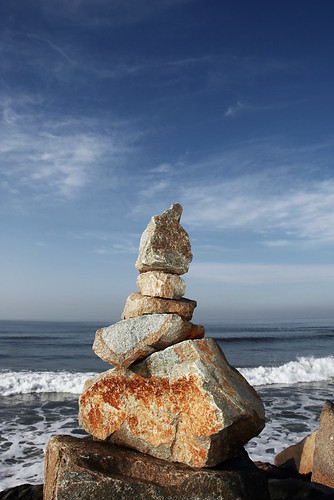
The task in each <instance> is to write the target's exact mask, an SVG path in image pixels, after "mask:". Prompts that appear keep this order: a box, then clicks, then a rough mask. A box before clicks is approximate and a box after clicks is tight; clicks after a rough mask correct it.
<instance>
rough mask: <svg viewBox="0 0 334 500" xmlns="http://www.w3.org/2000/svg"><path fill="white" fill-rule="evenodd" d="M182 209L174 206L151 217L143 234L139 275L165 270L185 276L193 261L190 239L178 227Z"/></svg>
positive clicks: (138, 260)
mask: <svg viewBox="0 0 334 500" xmlns="http://www.w3.org/2000/svg"><path fill="white" fill-rule="evenodd" d="M181 214H182V207H181V205H179V204H178V203H175V204H174V205H172V206H171V207H170V208H169V209H168V210H166V211H165V212H163V213H162V214H161V215H155V216H153V217H152V219H151V221H150V222H149V224H148V226H147V228H146V229H145V231H144V232H143V234H142V237H141V240H140V245H139V255H138V259H137V262H136V268H137V269H138V271H139V272H140V273H142V272H146V271H164V272H166V273H172V274H184V273H186V272H187V271H188V268H189V264H190V262H191V260H192V253H191V246H190V241H189V236H188V234H187V232H186V231H185V230H184V229H183V227H182V226H181V225H180V224H179V221H180V217H181Z"/></svg>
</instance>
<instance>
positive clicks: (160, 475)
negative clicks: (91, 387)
mask: <svg viewBox="0 0 334 500" xmlns="http://www.w3.org/2000/svg"><path fill="white" fill-rule="evenodd" d="M248 461H249V463H248V464H247V465H244V460H242V461H241V464H240V465H239V461H238V460H235V461H234V463H233V464H231V465H230V466H229V467H228V468H226V469H225V468H219V469H218V468H216V469H209V470H208V469H192V468H190V467H187V466H185V465H181V464H171V463H169V462H165V461H163V460H159V459H157V458H153V457H151V456H149V455H145V454H142V453H138V452H136V451H132V450H128V449H125V448H122V447H119V446H118V447H116V446H113V445H111V444H109V443H106V442H101V441H93V440H92V439H90V438H83V439H82V438H81V439H80V438H76V437H73V436H64V435H63V436H62V435H59V436H54V437H52V438H51V439H50V441H49V444H48V446H47V449H46V454H45V484H44V498H45V499H47V500H49V499H53V500H60V499H62V500H79V499H83V498H85V499H86V498H87V499H88V498H91V499H93V498H100V499H104V498H107V499H110V500H113V499H115V500H120V499H124V500H128V499H130V498H138V499H145V500H146V499H151V500H153V499H155V500H166V499H169V500H172V499H176V498H178V499H184V500H186V499H187V500H189V499H190V498H191V499H195V500H196V499H197V500H204V499H208V498H215V499H217V500H235V499H237V498H238V499H240V500H269V495H268V487H267V479H266V477H264V476H263V474H260V473H259V472H257V470H256V468H254V466H253V464H252V462H251V461H250V460H249V459H248Z"/></svg>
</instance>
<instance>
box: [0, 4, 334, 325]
mask: <svg viewBox="0 0 334 500" xmlns="http://www.w3.org/2000/svg"><path fill="white" fill-rule="evenodd" d="M333 18H334V3H333V2H332V0H322V1H321V2H316V1H315V0H312V1H310V0H290V1H288V2H287V1H286V2H282V1H281V0H272V1H270V2H268V0H256V2H250V1H249V0H234V1H233V2H230V1H225V0H205V1H204V0H159V1H156V0H71V1H68V0H25V1H24V2H22V1H19V0H11V1H7V2H0V68H1V70H0V319H4V320H8V319H15V320H61V321H72V320H73V321H98V322H101V323H103V324H107V323H108V322H109V324H110V323H112V322H114V321H118V320H120V318H121V312H122V310H123V307H124V304H125V300H126V298H127V296H128V295H129V294H130V293H132V292H134V291H137V287H136V279H137V275H138V273H137V271H136V269H135V261H136V258H137V255H138V246H139V240H140V236H141V234H142V232H143V231H144V229H145V228H146V226H147V224H148V222H149V220H150V218H151V217H152V216H153V215H155V214H159V213H162V212H163V211H164V210H166V209H167V208H169V206H170V205H171V204H172V203H175V202H178V203H180V204H181V205H182V206H183V214H182V218H181V223H182V225H183V227H184V228H185V229H186V231H187V232H188V234H189V237H190V241H191V244H192V252H193V261H192V263H191V265H190V269H189V272H188V273H187V274H186V275H184V276H183V278H184V279H185V281H186V284H187V290H186V296H187V297H188V298H191V299H195V300H197V303H198V305H197V309H196V312H195V315H194V321H196V320H197V321H198V322H200V321H202V322H206V321H211V320H212V321H241V320H242V321H248V320H249V321H250V320H252V321H253V320H254V321H257V320H259V321H267V320H268V321H272V320H275V321H276V320H313V319H322V320H327V319H329V320H334V308H333V297H334V262H333V249H334V248H333V247H334V164H333V158H334V154H333V153H334V127H333V125H334V121H333V109H334V93H333V88H334V30H333Z"/></svg>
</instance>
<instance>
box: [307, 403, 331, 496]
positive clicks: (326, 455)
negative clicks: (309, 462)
mask: <svg viewBox="0 0 334 500" xmlns="http://www.w3.org/2000/svg"><path fill="white" fill-rule="evenodd" d="M311 481H313V482H315V483H320V484H323V485H325V486H328V487H329V488H334V404H333V403H332V402H331V401H328V400H327V401H326V402H325V404H324V406H323V408H322V412H321V415H320V420H319V430H318V432H317V435H316V438H315V449H314V457H313V470H312V478H311Z"/></svg>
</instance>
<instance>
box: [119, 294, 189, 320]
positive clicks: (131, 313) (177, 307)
mask: <svg viewBox="0 0 334 500" xmlns="http://www.w3.org/2000/svg"><path fill="white" fill-rule="evenodd" d="M196 305H197V303H196V301H195V300H189V299H181V300H170V299H161V298H159V297H147V296H145V295H142V294H141V293H132V294H131V295H129V297H128V298H127V301H126V304H125V307H124V310H123V313H122V318H123V319H128V318H135V317H137V316H143V315H145V314H178V315H179V316H181V318H182V319H184V320H187V321H189V320H191V318H192V315H193V312H194V309H195V307H196Z"/></svg>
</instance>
